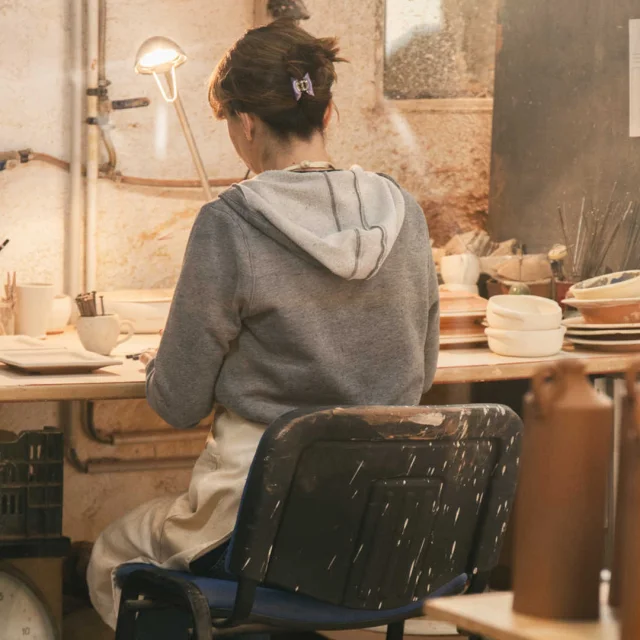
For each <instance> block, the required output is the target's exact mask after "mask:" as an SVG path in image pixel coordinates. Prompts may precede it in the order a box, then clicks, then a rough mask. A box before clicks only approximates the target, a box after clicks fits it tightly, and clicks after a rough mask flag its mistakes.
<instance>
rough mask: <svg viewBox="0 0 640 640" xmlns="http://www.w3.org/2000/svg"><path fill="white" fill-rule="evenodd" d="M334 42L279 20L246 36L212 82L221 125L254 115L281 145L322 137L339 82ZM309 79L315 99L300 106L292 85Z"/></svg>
mask: <svg viewBox="0 0 640 640" xmlns="http://www.w3.org/2000/svg"><path fill="white" fill-rule="evenodd" d="M338 53H339V48H338V42H337V40H336V39H335V38H315V37H314V36H312V35H311V34H310V33H307V32H306V31H305V30H304V29H302V28H301V27H299V26H298V25H297V24H296V23H295V22H294V21H292V20H289V19H280V20H276V21H275V22H272V23H271V24H269V25H267V26H265V27H259V28H258V29H252V30H251V31H248V32H247V33H246V34H245V35H244V36H243V37H242V38H241V39H240V40H238V42H236V43H235V44H234V45H233V47H231V49H229V51H227V53H226V54H225V55H224V57H223V58H222V60H221V61H220V63H219V64H218V66H217V68H216V70H215V71H214V72H213V75H212V77H211V80H210V82H209V103H210V104H211V107H212V108H213V112H214V114H215V115H216V117H217V118H218V119H224V118H227V117H229V116H232V115H236V114H238V113H252V114H254V115H256V116H258V117H259V118H260V119H261V120H263V121H264V122H265V123H266V124H267V125H268V126H269V127H270V128H271V129H272V130H273V131H274V133H275V134H276V135H277V136H278V137H280V138H283V139H286V138H289V137H290V136H297V137H300V138H303V139H306V140H308V139H309V138H310V137H311V136H312V134H313V133H314V132H316V131H322V130H323V128H324V126H323V120H324V115H325V112H326V110H327V107H328V106H329V103H330V102H331V99H332V92H331V89H332V87H333V83H334V82H335V81H336V79H337V75H336V70H335V66H334V63H335V62H344V59H343V58H340V57H338ZM307 73H308V74H309V77H310V78H311V82H312V83H313V91H314V94H315V95H313V96H312V95H310V94H308V93H303V94H302V97H301V98H300V100H296V96H295V94H294V90H293V86H292V80H302V79H303V78H304V77H305V75H306V74H307Z"/></svg>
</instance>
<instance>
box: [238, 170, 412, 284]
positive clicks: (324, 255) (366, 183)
mask: <svg viewBox="0 0 640 640" xmlns="http://www.w3.org/2000/svg"><path fill="white" fill-rule="evenodd" d="M236 189H239V190H240V191H241V192H242V195H243V196H244V200H245V201H246V202H245V204H246V205H247V206H248V208H249V209H250V210H251V211H252V212H254V213H257V214H259V215H258V216H253V220H252V224H254V226H257V227H259V228H261V230H262V231H263V232H265V233H267V234H268V235H272V236H273V235H274V233H275V234H277V235H278V236H285V237H286V239H287V240H288V242H287V243H284V244H285V245H293V246H294V247H295V248H297V249H298V252H299V251H302V252H303V253H305V254H307V255H308V256H310V257H311V258H313V260H314V261H315V262H318V263H320V264H322V265H323V266H325V267H326V268H327V269H329V270H330V271H332V272H333V273H335V274H336V275H337V276H340V277H341V278H345V279H347V280H365V279H368V278H372V277H373V276H375V275H376V273H377V272H378V271H379V269H380V267H381V266H382V265H383V264H384V261H385V260H386V258H387V256H388V255H389V253H390V252H391V249H392V248H393V245H394V244H395V242H396V239H397V238H398V234H399V233H400V230H401V228H402V224H403V222H404V217H405V199H404V195H403V193H402V191H401V189H400V188H399V187H398V186H397V185H396V184H395V183H394V182H393V181H392V180H391V179H389V178H386V177H384V176H381V175H379V174H376V173H371V172H368V171H364V170H363V169H361V168H360V167H353V168H351V169H350V170H346V171H326V172H325V171H322V172H320V171H309V172H293V171H266V172H264V173H261V174H260V175H258V176H256V177H255V178H253V179H251V180H246V181H245V182H242V183H241V184H239V185H237V187H236Z"/></svg>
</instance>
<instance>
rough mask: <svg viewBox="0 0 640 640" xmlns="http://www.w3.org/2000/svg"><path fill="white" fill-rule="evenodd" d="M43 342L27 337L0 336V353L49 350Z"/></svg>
mask: <svg viewBox="0 0 640 640" xmlns="http://www.w3.org/2000/svg"><path fill="white" fill-rule="evenodd" d="M51 348H58V347H50V346H48V345H47V343H46V342H44V340H38V339H37V338H30V337H29V336H0V351H13V350H15V349H21V350H24V349H51Z"/></svg>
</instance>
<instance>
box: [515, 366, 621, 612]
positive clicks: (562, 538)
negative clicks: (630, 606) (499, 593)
mask: <svg viewBox="0 0 640 640" xmlns="http://www.w3.org/2000/svg"><path fill="white" fill-rule="evenodd" d="M612 425H613V408H612V403H611V400H609V399H608V398H606V397H604V396H602V395H600V394H598V393H597V392H596V390H595V389H594V388H593V386H592V385H591V383H590V382H589V380H588V379H587V377H586V375H585V373H584V365H583V364H582V363H580V362H579V361H577V360H566V361H561V362H559V363H558V364H557V365H555V366H554V367H551V368H545V369H542V370H540V371H539V372H538V373H537V374H536V375H535V376H534V378H533V380H532V392H531V393H529V394H528V395H527V397H526V399H525V429H524V439H523V447H522V462H521V465H520V482H519V486H518V501H519V503H518V509H517V510H516V521H515V556H514V603H513V608H514V610H515V611H516V612H517V613H522V614H525V615H531V616H538V617H541V618H548V619H566V620H594V619H597V618H598V613H599V588H600V571H601V569H602V566H603V556H604V544H605V529H604V526H605V522H604V518H605V497H606V487H607V476H608V472H609V467H610V457H611V440H612Z"/></svg>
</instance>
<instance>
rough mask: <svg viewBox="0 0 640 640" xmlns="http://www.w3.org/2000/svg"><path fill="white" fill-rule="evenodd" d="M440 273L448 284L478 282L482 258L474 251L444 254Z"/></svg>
mask: <svg viewBox="0 0 640 640" xmlns="http://www.w3.org/2000/svg"><path fill="white" fill-rule="evenodd" d="M440 273H441V274H442V279H443V280H444V282H445V283H446V284H470V285H471V284H476V283H477V282H478V278H479V277H480V260H479V259H478V256H475V255H473V254H472V253H460V254H457V255H453V256H443V258H442V260H441V261H440Z"/></svg>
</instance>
